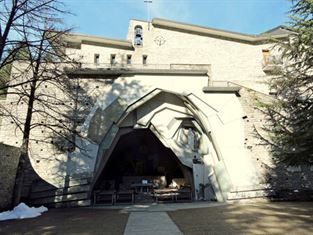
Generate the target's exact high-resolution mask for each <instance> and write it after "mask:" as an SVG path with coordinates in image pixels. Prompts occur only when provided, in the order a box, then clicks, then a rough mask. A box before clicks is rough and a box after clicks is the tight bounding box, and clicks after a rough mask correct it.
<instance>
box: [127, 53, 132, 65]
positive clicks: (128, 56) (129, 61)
mask: <svg viewBox="0 0 313 235" xmlns="http://www.w3.org/2000/svg"><path fill="white" fill-rule="evenodd" d="M131 63H132V55H127V64H131Z"/></svg>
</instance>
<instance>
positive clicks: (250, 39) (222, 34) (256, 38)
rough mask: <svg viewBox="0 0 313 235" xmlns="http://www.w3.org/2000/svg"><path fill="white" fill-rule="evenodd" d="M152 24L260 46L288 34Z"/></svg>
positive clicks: (165, 22) (160, 21)
mask: <svg viewBox="0 0 313 235" xmlns="http://www.w3.org/2000/svg"><path fill="white" fill-rule="evenodd" d="M152 24H153V26H155V27H159V28H167V29H172V30H177V31H183V32H188V33H193V34H199V35H203V36H213V37H218V38H223V39H230V40H235V41H240V42H245V43H250V44H258V43H262V42H266V41H269V40H270V38H275V39H282V38H287V37H288V34H281V35H273V36H271V37H267V36H264V35H251V34H242V33H237V32H231V31H226V30H220V29H214V28H208V27H203V26H198V25H194V24H187V23H181V22H177V21H172V20H165V19H161V18H154V19H153V20H152Z"/></svg>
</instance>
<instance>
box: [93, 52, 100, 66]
mask: <svg viewBox="0 0 313 235" xmlns="http://www.w3.org/2000/svg"><path fill="white" fill-rule="evenodd" d="M93 62H94V63H95V64H99V63H100V55H99V54H95V56H94V60H93Z"/></svg>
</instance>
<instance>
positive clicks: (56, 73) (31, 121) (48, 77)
mask: <svg viewBox="0 0 313 235" xmlns="http://www.w3.org/2000/svg"><path fill="white" fill-rule="evenodd" d="M8 2H9V1H6V0H3V1H0V4H2V6H1V7H3V9H4V10H2V9H1V25H0V40H1V46H0V59H1V60H0V62H1V64H0V68H1V67H2V68H4V66H6V65H8V64H10V65H11V66H12V71H11V76H10V81H9V82H7V83H5V85H4V86H3V87H2V88H0V90H1V89H7V91H6V94H7V95H8V96H10V97H13V98H14V99H12V100H14V104H12V105H14V106H15V107H20V106H22V107H24V108H25V109H24V110H21V112H16V110H12V108H11V107H7V106H3V107H0V112H1V113H0V115H1V116H3V117H4V118H8V119H10V120H12V121H11V122H13V123H14V124H15V126H16V129H17V130H18V131H19V132H21V133H22V144H21V150H20V151H21V153H20V158H19V164H18V169H17V174H16V180H15V188H14V196H13V204H14V205H16V204H18V203H19V202H20V200H21V197H22V192H23V190H25V188H26V191H27V189H29V186H30V185H31V183H32V182H31V181H32V179H30V180H29V179H28V178H29V177H26V175H27V172H29V171H30V170H31V164H30V159H29V155H28V154H29V150H30V149H29V148H30V141H34V140H35V141H36V142H38V141H39V142H46V143H48V142H49V143H53V144H55V145H56V146H57V147H59V148H60V149H62V150H63V151H72V150H73V149H74V148H75V147H78V146H76V144H75V137H76V136H78V135H79V133H78V132H77V130H76V129H77V126H78V125H79V123H80V122H81V119H82V115H81V114H82V113H84V109H85V108H86V105H85V103H86V102H89V103H90V100H89V98H88V96H87V95H86V94H84V92H83V90H82V87H81V86H80V84H79V80H77V79H76V80H75V79H68V77H67V76H66V73H65V70H64V68H65V67H71V68H73V67H75V66H76V63H75V62H73V61H72V60H71V59H70V58H69V57H68V56H67V55H66V51H65V46H66V45H65V42H64V40H63V39H64V36H65V35H66V34H67V33H68V30H65V29H64V28H63V25H62V21H61V19H60V16H61V15H62V14H65V13H66V11H64V10H62V9H63V5H62V4H61V3H59V2H58V1H56V0H13V1H10V3H8ZM21 104H24V105H21ZM42 128H44V129H46V130H47V131H48V132H49V133H50V136H49V137H48V138H47V137H46V138H38V139H34V138H35V137H33V136H32V134H31V132H32V131H34V130H38V129H42ZM13 132H14V130H12V135H13ZM25 177H26V178H27V180H26V179H25Z"/></svg>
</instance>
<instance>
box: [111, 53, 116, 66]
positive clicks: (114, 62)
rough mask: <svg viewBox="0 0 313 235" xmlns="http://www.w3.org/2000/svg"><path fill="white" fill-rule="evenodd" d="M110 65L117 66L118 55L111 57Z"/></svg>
mask: <svg viewBox="0 0 313 235" xmlns="http://www.w3.org/2000/svg"><path fill="white" fill-rule="evenodd" d="M110 63H111V64H112V65H113V64H116V55H115V54H112V55H111V60H110Z"/></svg>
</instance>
